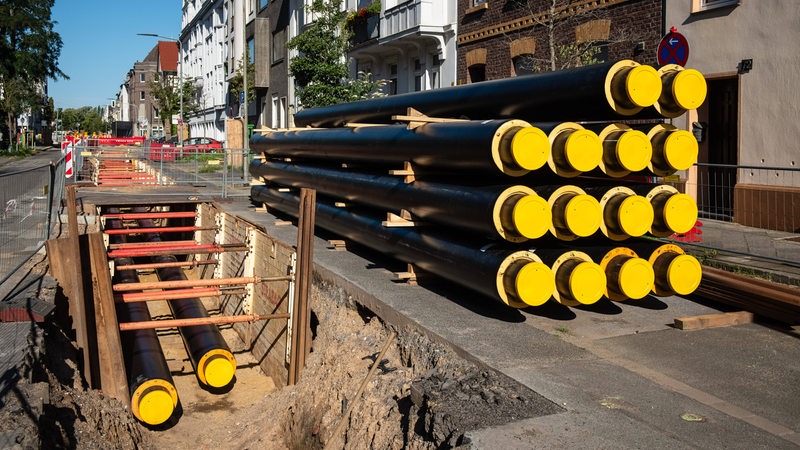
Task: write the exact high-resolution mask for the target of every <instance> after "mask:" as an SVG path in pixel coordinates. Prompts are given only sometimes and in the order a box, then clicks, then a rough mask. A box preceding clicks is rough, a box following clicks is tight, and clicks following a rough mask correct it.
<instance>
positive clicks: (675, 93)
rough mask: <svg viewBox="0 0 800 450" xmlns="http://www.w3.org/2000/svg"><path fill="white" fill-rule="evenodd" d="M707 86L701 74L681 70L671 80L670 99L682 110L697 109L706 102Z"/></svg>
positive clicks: (690, 70) (689, 70)
mask: <svg viewBox="0 0 800 450" xmlns="http://www.w3.org/2000/svg"><path fill="white" fill-rule="evenodd" d="M707 91H708V85H707V84H706V79H705V77H704V76H703V74H702V73H700V72H698V71H697V70H694V69H685V70H681V71H680V72H678V73H677V74H676V75H675V78H674V79H673V80H672V98H673V99H675V103H676V104H677V105H678V106H680V107H681V108H683V109H697V108H699V107H700V105H702V104H703V102H704V101H705V100H706V94H707Z"/></svg>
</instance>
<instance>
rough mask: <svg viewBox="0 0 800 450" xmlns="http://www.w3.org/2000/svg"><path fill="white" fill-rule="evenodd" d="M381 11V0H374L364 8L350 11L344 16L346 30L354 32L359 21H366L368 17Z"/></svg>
mask: <svg viewBox="0 0 800 450" xmlns="http://www.w3.org/2000/svg"><path fill="white" fill-rule="evenodd" d="M380 13H381V2H372V3H370V4H369V5H367V6H366V7H364V8H359V9H356V10H353V11H350V12H349V13H347V16H346V17H345V18H344V28H345V30H347V31H350V32H352V31H353V28H354V27H355V26H356V25H358V24H359V23H364V22H366V20H367V19H368V18H370V17H372V16H375V15H378V14H380Z"/></svg>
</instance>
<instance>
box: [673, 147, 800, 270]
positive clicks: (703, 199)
mask: <svg viewBox="0 0 800 450" xmlns="http://www.w3.org/2000/svg"><path fill="white" fill-rule="evenodd" d="M667 180H668V179H667ZM667 180H665V182H666V183H667V184H672V185H674V186H675V187H677V188H678V189H679V190H681V191H682V192H685V193H686V194H688V195H690V196H692V197H693V198H694V199H695V200H696V201H697V207H698V218H699V221H700V224H701V226H699V227H697V228H696V229H695V230H693V232H692V233H690V234H689V235H688V236H676V237H674V238H677V239H679V240H680V239H683V242H684V243H688V244H692V245H696V246H698V247H704V248H706V249H708V250H710V251H711V252H712V253H713V254H716V252H717V251H719V252H726V253H730V254H736V255H739V256H746V257H758V258H762V259H765V260H771V261H774V262H776V263H780V264H790V265H792V266H797V267H800V168H795V167H762V166H744V165H731V164H708V163H697V164H695V166H694V167H692V168H691V169H690V170H689V171H688V174H687V176H686V178H685V179H682V180H681V181H679V182H671V181H667Z"/></svg>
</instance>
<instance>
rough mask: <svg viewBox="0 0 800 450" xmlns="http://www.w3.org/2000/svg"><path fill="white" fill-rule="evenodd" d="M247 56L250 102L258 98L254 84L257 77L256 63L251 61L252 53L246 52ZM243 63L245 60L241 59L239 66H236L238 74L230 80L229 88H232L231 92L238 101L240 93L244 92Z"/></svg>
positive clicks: (248, 101) (248, 97) (248, 95)
mask: <svg viewBox="0 0 800 450" xmlns="http://www.w3.org/2000/svg"><path fill="white" fill-rule="evenodd" d="M245 58H246V59H247V103H250V102H252V101H253V100H255V99H256V90H255V84H254V80H255V79H256V65H255V64H253V63H252V62H250V53H249V52H248V53H247V54H246V56H245ZM243 65H244V64H243V61H242V60H241V59H240V60H239V67H237V68H236V74H234V75H233V76H232V77H231V79H230V81H228V88H229V89H230V91H231V94H233V95H234V96H235V97H236V99H237V100H236V101H239V100H238V99H239V93H240V92H242V90H243V89H242V85H243V83H242V81H243V77H242V66H243Z"/></svg>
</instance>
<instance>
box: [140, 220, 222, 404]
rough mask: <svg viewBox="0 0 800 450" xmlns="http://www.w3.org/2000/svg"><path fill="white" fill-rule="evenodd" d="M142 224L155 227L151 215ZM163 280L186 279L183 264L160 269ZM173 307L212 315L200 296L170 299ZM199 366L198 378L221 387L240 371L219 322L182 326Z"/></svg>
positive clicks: (179, 312) (177, 312) (183, 313)
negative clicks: (215, 323) (216, 323)
mask: <svg viewBox="0 0 800 450" xmlns="http://www.w3.org/2000/svg"><path fill="white" fill-rule="evenodd" d="M139 226H141V227H143V228H152V227H153V222H152V221H151V220H150V219H140V220H139ZM144 236H145V238H146V239H147V240H148V241H150V242H158V241H160V240H161V238H160V236H159V235H158V234H155V233H148V234H145V235H144ZM152 261H153V262H155V263H171V262H175V261H177V258H175V256H172V255H162V256H152ZM157 273H158V278H159V279H160V280H161V281H176V280H186V275H185V274H184V272H183V269H182V268H180V267H165V268H160V269H157ZM168 303H169V307H170V309H171V310H172V315H173V316H174V317H175V318H176V319H194V318H200V317H208V311H206V308H205V306H203V302H202V301H201V300H200V299H199V298H183V299H175V300H170V301H169V302H168ZM178 330H179V331H180V334H181V337H182V338H183V342H184V344H185V345H186V348H187V350H188V353H189V358H190V359H191V361H192V365H193V366H194V368H195V374H196V375H197V378H198V380H200V382H201V383H202V384H204V385H206V386H210V387H212V388H221V387H224V386H227V385H228V384H229V383H230V382H231V381H232V380H233V376H234V374H235V372H236V360H235V359H234V357H233V353H231V351H230V348H229V347H228V344H227V343H226V342H225V339H223V338H222V333H220V331H219V327H217V326H216V325H194V326H188V327H180V328H178Z"/></svg>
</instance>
